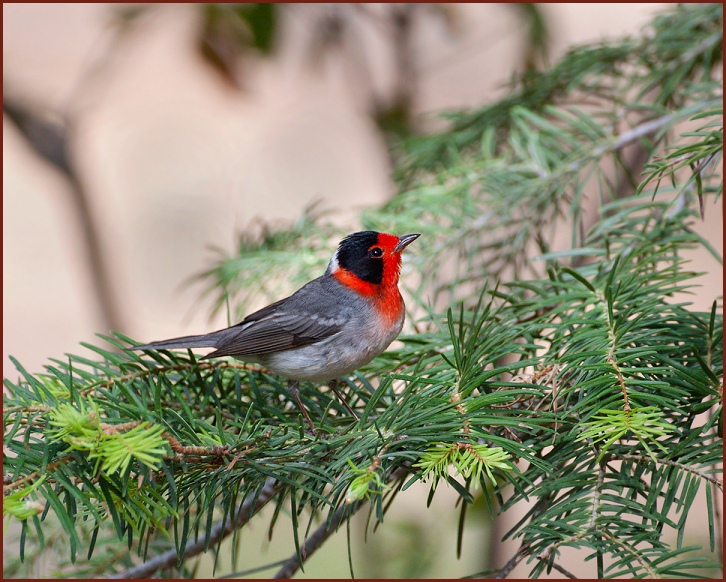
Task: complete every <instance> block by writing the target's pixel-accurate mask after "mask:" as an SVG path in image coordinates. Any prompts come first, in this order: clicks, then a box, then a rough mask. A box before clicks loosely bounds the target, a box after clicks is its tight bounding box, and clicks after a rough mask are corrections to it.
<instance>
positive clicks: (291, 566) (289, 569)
mask: <svg viewBox="0 0 726 582" xmlns="http://www.w3.org/2000/svg"><path fill="white" fill-rule="evenodd" d="M364 505H365V503H358V504H357V505H354V506H350V505H341V506H340V507H339V508H338V509H337V510H336V511H335V513H334V514H333V519H331V520H330V524H328V523H324V524H322V525H321V526H320V527H319V528H318V529H316V530H315V532H314V533H313V535H311V536H310V537H309V538H308V539H307V541H306V542H305V545H304V546H303V547H302V548H300V556H298V555H297V553H295V554H293V555H292V556H290V557H289V558H288V559H287V560H285V562H284V563H283V566H282V568H280V569H279V570H278V571H277V572H276V573H275V575H274V576H273V578H278V579H287V578H292V576H293V574H295V572H297V571H298V569H299V568H300V565H301V561H300V558H301V557H302V559H303V561H304V560H307V559H308V558H309V557H310V556H312V555H313V554H314V553H315V551H316V550H318V549H320V546H322V545H323V542H325V540H327V539H328V538H329V537H330V536H331V535H332V534H333V533H335V532H336V531H337V529H338V526H339V525H340V523H341V522H342V521H343V520H344V519H345V518H346V517H350V516H351V515H353V514H354V513H355V512H356V511H358V510H359V509H360V508H361V507H363V506H364Z"/></svg>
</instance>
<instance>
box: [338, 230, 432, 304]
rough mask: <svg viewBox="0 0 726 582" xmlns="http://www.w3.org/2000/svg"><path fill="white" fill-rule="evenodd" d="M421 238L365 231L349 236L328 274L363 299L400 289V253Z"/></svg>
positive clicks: (343, 242)
mask: <svg viewBox="0 0 726 582" xmlns="http://www.w3.org/2000/svg"><path fill="white" fill-rule="evenodd" d="M419 236H420V235H419V234H404V235H403V236H396V235H393V234H386V233H383V232H375V231H373V230H366V231H363V232H355V233H353V234H350V235H348V236H346V237H345V238H344V239H343V240H342V241H341V242H340V245H339V246H338V250H337V251H335V254H334V255H333V258H332V259H330V264H329V265H328V271H327V272H328V274H330V275H332V276H333V277H335V278H336V279H338V280H339V281H340V282H341V283H343V284H344V285H346V286H348V287H351V288H353V289H355V290H356V291H358V292H359V293H362V294H364V295H372V294H375V293H379V292H380V291H381V289H386V288H390V287H392V286H393V287H395V286H397V285H398V275H399V273H400V272H401V253H402V252H403V249H405V248H406V247H407V246H408V245H409V244H411V243H412V242H413V241H415V240H416V239H417V238H418V237H419Z"/></svg>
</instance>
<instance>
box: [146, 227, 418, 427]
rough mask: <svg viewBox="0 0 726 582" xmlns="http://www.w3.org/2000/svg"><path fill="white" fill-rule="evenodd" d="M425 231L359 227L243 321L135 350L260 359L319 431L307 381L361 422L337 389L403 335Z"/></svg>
mask: <svg viewBox="0 0 726 582" xmlns="http://www.w3.org/2000/svg"><path fill="white" fill-rule="evenodd" d="M419 236H420V234H405V235H402V236H396V235H393V234H387V233H382V232H376V231H372V230H367V231H361V232H354V233H352V234H349V235H348V236H346V237H345V238H344V239H343V240H342V241H341V242H340V244H339V245H338V248H337V250H336V251H335V253H334V254H333V256H332V258H331V259H330V262H329V263H328V266H327V269H326V270H325V272H324V273H323V274H322V275H321V276H320V277H318V278H317V279H313V280H312V281H310V282H308V283H306V284H305V285H303V286H302V287H301V288H300V289H298V290H297V291H296V292H295V293H293V294H292V295H290V296H289V297H286V298H284V299H280V300H279V301H276V302H275V303H272V304H270V305H268V306H267V307H263V308H262V309H260V310H259V311H255V312H254V313H252V314H250V315H248V316H247V317H245V318H244V319H243V320H242V321H241V322H239V323H238V324H236V325H233V326H230V327H227V328H225V329H220V330H218V331H214V332H211V333H207V334H202V335H191V336H184V337H178V338H172V339H167V340H161V341H154V342H151V343H147V344H143V345H137V346H135V347H133V348H132V349H134V350H151V349H155V350H160V349H178V348H215V351H213V352H211V353H209V354H207V355H205V356H203V357H204V358H216V357H222V356H233V357H235V358H236V359H239V360H242V361H246V362H250V363H257V364H260V365H261V366H263V367H264V368H266V369H268V370H270V371H272V372H273V373H275V374H278V375H280V376H284V377H285V378H287V381H288V382H287V386H288V391H289V392H290V394H291V395H292V396H293V398H294V399H295V401H296V402H297V405H298V407H299V408H300V410H301V412H302V414H303V415H304V416H305V419H306V420H307V423H308V425H309V426H310V429H311V431H312V432H313V434H317V430H316V429H315V425H314V424H313V421H312V419H311V418H310V415H309V414H308V412H307V410H306V409H305V406H304V405H303V403H302V401H301V400H300V388H299V383H300V381H301V380H307V381H313V382H321V383H327V384H328V386H330V388H331V389H332V390H333V392H334V393H335V395H336V396H337V397H338V398H339V399H340V401H341V402H342V403H343V405H344V406H345V407H346V408H347V409H348V411H349V412H350V413H351V414H352V415H353V417H354V418H356V420H357V419H358V417H357V416H356V414H355V412H354V411H353V409H352V408H351V407H350V406H348V404H347V403H346V402H345V400H344V399H343V397H342V396H341V394H340V392H338V389H337V383H338V379H339V378H340V377H341V376H345V375H347V374H350V373H351V372H353V370H356V369H358V368H360V367H361V366H363V365H365V364H367V363H368V362H370V361H371V360H373V359H374V358H375V357H377V356H378V355H380V354H381V353H383V352H384V351H385V350H386V348H388V346H389V345H390V344H391V343H392V342H393V340H394V339H396V337H397V336H398V334H399V333H400V332H401V329H402V328H403V323H404V319H405V305H404V302H403V297H402V296H401V293H400V291H399V289H398V280H399V275H400V272H401V254H402V252H403V250H404V249H405V248H406V247H407V246H408V245H409V244H411V243H412V242H413V241H414V240H416V239H417V238H418V237H419Z"/></svg>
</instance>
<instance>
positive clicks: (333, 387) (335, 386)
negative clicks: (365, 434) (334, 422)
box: [328, 380, 360, 420]
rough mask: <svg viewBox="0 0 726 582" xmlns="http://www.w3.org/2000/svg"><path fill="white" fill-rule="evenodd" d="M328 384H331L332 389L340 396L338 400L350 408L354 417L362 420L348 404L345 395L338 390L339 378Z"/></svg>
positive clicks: (349, 410)
mask: <svg viewBox="0 0 726 582" xmlns="http://www.w3.org/2000/svg"><path fill="white" fill-rule="evenodd" d="M328 385H329V386H330V389H331V390H332V391H333V392H335V395H336V396H337V397H338V400H340V403H341V404H342V405H343V406H345V407H346V408H347V409H348V412H350V413H351V414H352V415H353V418H355V419H356V420H360V419H359V418H358V415H357V414H356V413H355V412H353V409H352V408H351V407H350V406H348V403H347V402H346V401H345V398H343V395H342V394H341V393H340V392H338V380H332V381H331V382H330V384H328Z"/></svg>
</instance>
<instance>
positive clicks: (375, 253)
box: [368, 247, 383, 259]
mask: <svg viewBox="0 0 726 582" xmlns="http://www.w3.org/2000/svg"><path fill="white" fill-rule="evenodd" d="M368 255H369V256H370V257H372V258H374V259H378V258H380V257H382V256H383V250H382V249H380V248H378V247H373V248H372V249H371V250H370V251H369V252H368Z"/></svg>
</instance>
